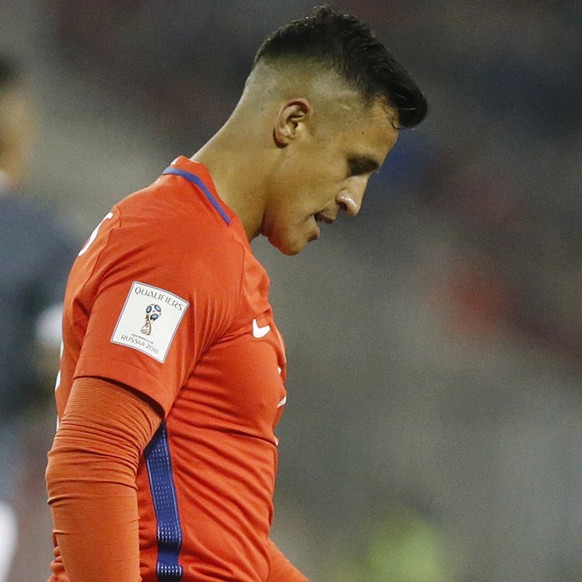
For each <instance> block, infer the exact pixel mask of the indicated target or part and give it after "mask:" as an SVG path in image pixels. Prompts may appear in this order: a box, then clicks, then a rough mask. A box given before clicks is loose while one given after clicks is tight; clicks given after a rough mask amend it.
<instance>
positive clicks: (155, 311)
mask: <svg viewBox="0 0 582 582" xmlns="http://www.w3.org/2000/svg"><path fill="white" fill-rule="evenodd" d="M161 316H162V308H161V307H160V306H159V305H156V304H155V303H152V304H151V305H148V306H147V307H146V310H145V322H144V324H143V327H142V328H141V333H143V334H144V335H150V334H151V333H152V323H153V322H154V321H155V320H156V319H158V318H159V317H161Z"/></svg>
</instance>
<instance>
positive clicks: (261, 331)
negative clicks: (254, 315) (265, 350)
mask: <svg viewBox="0 0 582 582" xmlns="http://www.w3.org/2000/svg"><path fill="white" fill-rule="evenodd" d="M270 331H271V326H270V325H265V326H263V327H260V326H259V324H258V323H257V320H256V319H253V336H254V337H256V338H257V339H261V338H262V337H265V336H266V335H267V334H268V333H269V332H270Z"/></svg>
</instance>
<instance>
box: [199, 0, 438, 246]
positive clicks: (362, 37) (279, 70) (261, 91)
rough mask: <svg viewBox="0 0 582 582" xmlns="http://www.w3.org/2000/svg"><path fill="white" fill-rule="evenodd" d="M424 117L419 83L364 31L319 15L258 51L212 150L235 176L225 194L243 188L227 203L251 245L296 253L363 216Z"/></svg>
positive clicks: (324, 12)
mask: <svg viewBox="0 0 582 582" xmlns="http://www.w3.org/2000/svg"><path fill="white" fill-rule="evenodd" d="M426 112H427V105H426V101H425V99H424V97H423V95H422V93H421V92H420V90H419V89H418V87H417V86H416V84H415V83H414V81H412V79H411V78H410V76H409V75H408V73H407V72H406V71H405V70H404V68H403V67H402V66H401V65H400V64H399V63H398V62H397V61H396V60H395V59H394V57H393V56H392V55H391V53H390V52H389V51H388V50H387V49H386V48H385V47H384V45H383V44H382V43H381V42H380V41H378V40H377V39H376V38H375V37H374V35H373V34H372V32H371V31H370V29H369V28H368V27H367V26H366V25H365V24H363V23H362V22H360V21H359V20H358V19H357V18H355V17H353V16H350V15H346V14H343V13H341V12H338V11H336V10H333V9H331V8H327V7H322V8H318V9H316V10H315V12H314V13H313V15H312V16H310V17H308V18H305V19H303V20H299V21H295V22H292V23H290V24H288V25H286V26H284V27H283V28H281V29H279V30H278V31H276V32H275V33H274V34H273V35H271V36H270V37H269V38H267V39H266V40H265V42H264V43H263V44H262V46H261V47H260V48H259V50H258V52H257V54H256V57H255V60H254V63H253V67H252V70H251V73H250V75H249V77H248V79H247V82H246V84H245V89H244V92H243V95H242V97H241V100H240V102H239V104H238V105H237V108H236V109H235V112H234V113H233V115H232V117H231V118H230V119H229V121H228V122H227V124H226V125H225V127H224V128H223V130H222V131H221V132H220V137H219V139H218V140H215V141H214V142H213V143H214V144H215V145H217V144H220V146H221V148H219V149H218V150H217V156H216V158H215V159H216V160H217V162H216V164H215V167H214V168H216V171H217V172H220V171H222V172H224V171H225V169H224V168H225V166H227V167H228V168H230V170H226V171H227V172H228V171H230V173H231V179H230V180H222V183H219V184H218V185H219V191H221V190H222V191H223V192H225V194H226V196H227V198H228V191H229V190H230V191H232V190H233V189H236V190H235V191H236V194H235V195H234V198H237V199H238V200H234V201H233V200H232V198H231V199H229V200H227V203H231V205H232V206H233V208H234V209H235V211H236V212H237V214H239V217H240V218H241V220H242V221H243V224H244V225H245V229H246V231H247V234H248V235H249V238H253V237H254V236H256V235H257V234H259V233H260V234H263V235H264V236H266V237H267V238H268V239H269V241H270V242H271V243H272V244H273V245H274V246H275V247H277V248H278V249H279V250H281V251H282V252H284V253H285V254H290V255H292V254H296V253H298V252H300V251H301V250H302V249H303V248H304V247H305V245H306V244H307V243H308V242H309V241H311V240H314V239H316V238H318V237H319V235H320V228H319V224H321V223H329V222H333V221H334V220H335V219H336V218H337V216H338V214H339V212H340V211H341V210H343V211H345V212H346V213H347V214H349V215H350V216H355V215H356V214H357V213H358V212H359V210H360V206H361V203H362V199H363V196H364V191H365V189H366V186H367V183H368V180H369V178H370V176H371V175H372V174H373V173H374V172H375V171H376V170H378V169H379V168H380V166H381V165H382V163H383V162H384V159H385V158H386V156H387V154H388V152H389V151H390V149H391V148H392V147H393V146H394V144H395V142H396V139H397V136H398V131H399V129H400V128H403V127H414V126H415V125H417V124H418V123H420V122H421V121H422V119H424V117H425V115H426ZM211 143H212V142H211ZM206 151H208V150H206ZM200 159H201V160H202V159H203V157H201V158H200ZM214 168H212V167H211V168H210V169H211V172H212V171H213V170H214ZM213 175H214V173H213ZM218 181H219V182H221V179H220V177H219V180H218ZM242 183H245V184H246V185H247V186H248V187H249V189H250V191H249V192H247V193H246V195H245V194H242V193H241V188H240V185H241V184H242ZM237 186H238V187H237ZM221 187H222V188H221ZM241 198H242V199H243V203H242V204H240V203H239V202H240V199H241ZM237 204H238V206H237Z"/></svg>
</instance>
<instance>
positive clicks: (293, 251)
mask: <svg viewBox="0 0 582 582" xmlns="http://www.w3.org/2000/svg"><path fill="white" fill-rule="evenodd" d="M268 240H269V242H270V243H271V244H272V245H273V246H274V247H275V248H276V249H277V250H279V251H281V252H282V253H283V254H284V255H287V256H288V257H292V256H294V255H298V254H299V253H300V252H301V251H302V250H303V249H304V248H305V246H306V243H299V242H298V241H295V242H292V241H285V240H280V239H275V238H272V237H269V238H268Z"/></svg>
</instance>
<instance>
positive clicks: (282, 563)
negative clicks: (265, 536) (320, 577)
mask: <svg viewBox="0 0 582 582" xmlns="http://www.w3.org/2000/svg"><path fill="white" fill-rule="evenodd" d="M267 543H268V546H267V548H268V551H269V558H270V562H271V566H270V569H269V577H268V578H267V582H309V580H308V579H307V578H306V577H305V576H304V575H303V574H302V573H301V572H300V571H299V570H298V569H297V568H295V566H293V564H291V562H289V560H288V559H287V558H286V557H285V556H284V555H283V553H282V552H281V551H280V550H279V548H277V546H276V545H275V544H274V542H273V541H272V540H269V541H268V542H267Z"/></svg>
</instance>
